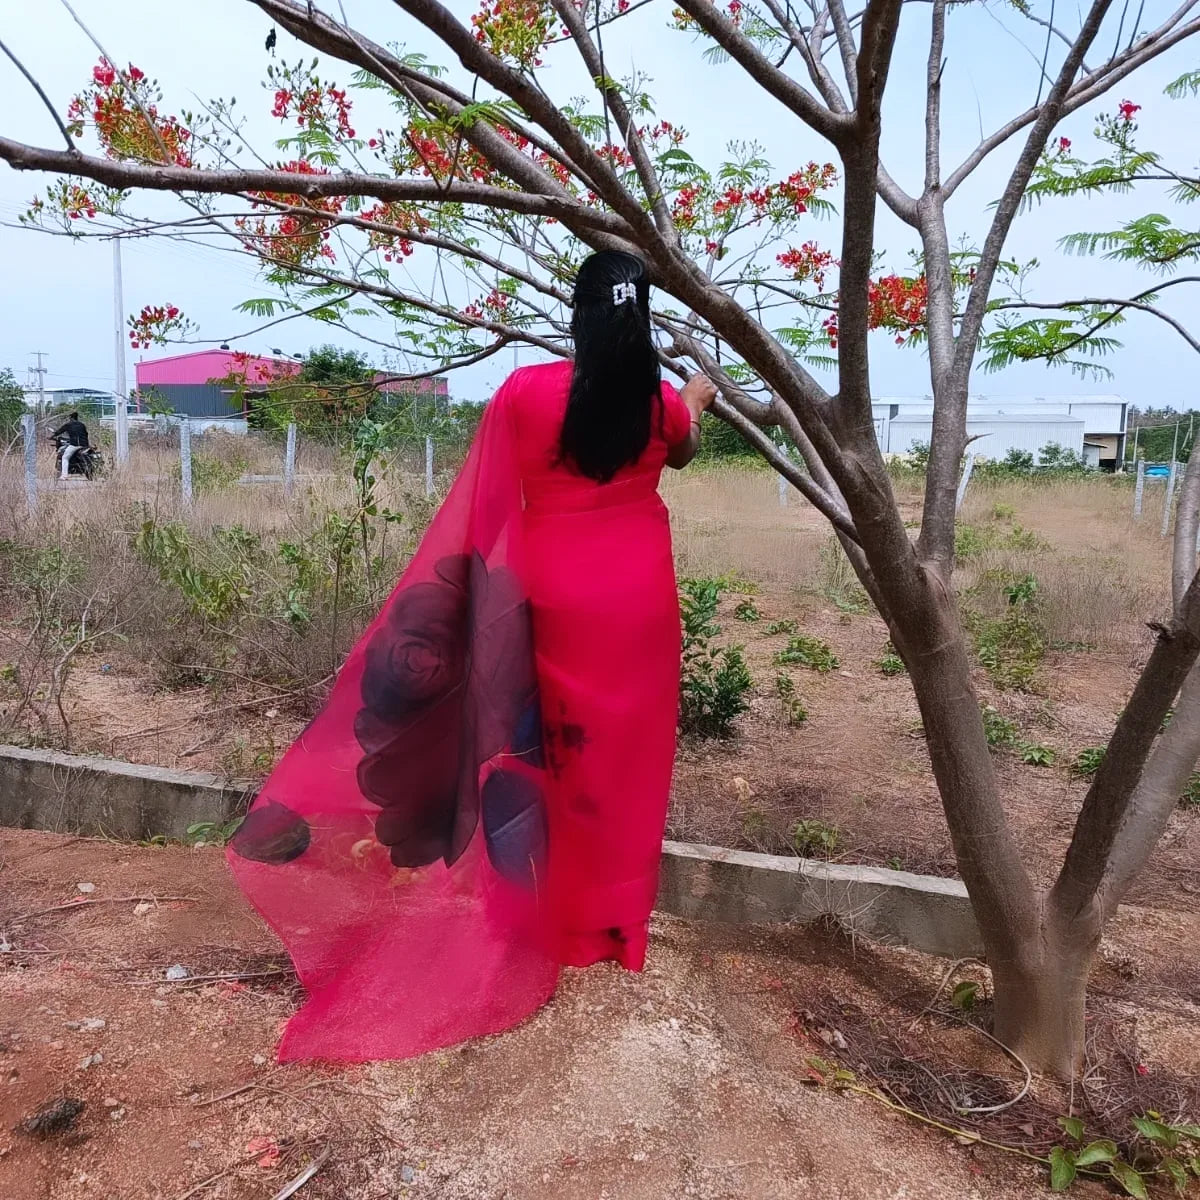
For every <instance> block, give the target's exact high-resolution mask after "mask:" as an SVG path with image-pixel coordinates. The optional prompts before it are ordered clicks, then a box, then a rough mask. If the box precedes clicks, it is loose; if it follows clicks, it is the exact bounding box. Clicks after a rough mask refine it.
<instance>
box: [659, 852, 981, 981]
mask: <svg viewBox="0 0 1200 1200" xmlns="http://www.w3.org/2000/svg"><path fill="white" fill-rule="evenodd" d="M663 852H664V853H663V863H662V874H661V877H660V879H659V888H658V907H659V909H661V910H662V911H663V912H668V913H672V914H674V915H675V916H679V917H690V918H694V919H696V920H703V921H719V922H723V923H726V924H731V925H777V924H783V923H789V922H797V923H803V922H806V921H813V920H816V919H817V918H819V917H824V916H829V917H834V918H835V919H836V920H837V921H838V922H839V923H841V924H842V925H844V926H845V927H846V928H847V929H849V930H852V931H853V932H855V933H857V934H861V935H863V936H865V937H869V938H873V939H874V940H875V941H879V942H886V943H888V944H890V945H899V946H911V947H912V948H913V949H914V950H922V951H924V952H925V953H926V954H938V955H942V956H943V957H946V958H965V957H968V956H973V955H979V954H981V953H982V952H983V942H982V940H981V939H980V937H979V929H978V927H977V926H976V924H975V916H974V914H973V912H972V911H971V902H970V900H969V899H968V898H967V889H966V886H965V885H964V884H963V883H962V882H961V880H958V879H943V878H940V877H938V876H934V875H913V874H911V873H910V872H908V871H886V870H883V869H881V868H878V867H859V866H852V865H846V864H841V863H825V862H818V861H815V860H812V859H804V858H788V857H785V856H783V855H777V854H755V853H752V852H750V851H747V850H727V849H724V848H722V847H719V846H703V845H698V844H696V843H692V842H666V843H665V844H664V846H663Z"/></svg>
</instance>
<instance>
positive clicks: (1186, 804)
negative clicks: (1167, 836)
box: [1179, 773, 1200, 811]
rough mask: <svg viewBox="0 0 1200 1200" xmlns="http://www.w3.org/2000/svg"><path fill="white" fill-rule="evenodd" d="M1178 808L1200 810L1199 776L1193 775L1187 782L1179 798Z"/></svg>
mask: <svg viewBox="0 0 1200 1200" xmlns="http://www.w3.org/2000/svg"><path fill="white" fill-rule="evenodd" d="M1179 807H1180V808H1187V809H1192V810H1193V811H1195V810H1200V774H1197V773H1193V774H1192V776H1191V778H1190V779H1189V780H1188V781H1187V787H1186V788H1184V791H1183V795H1182V796H1180V797H1179Z"/></svg>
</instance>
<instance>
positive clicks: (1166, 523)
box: [1162, 462, 1179, 537]
mask: <svg viewBox="0 0 1200 1200" xmlns="http://www.w3.org/2000/svg"><path fill="white" fill-rule="evenodd" d="M1178 472H1179V464H1178V463H1177V462H1172V463H1171V473H1170V475H1168V476H1167V494H1166V495H1165V496H1164V497H1163V519H1162V535H1163V537H1166V536H1167V531H1168V530H1169V529H1170V528H1171V506H1172V504H1173V503H1174V501H1175V476H1176V475H1177V474H1178Z"/></svg>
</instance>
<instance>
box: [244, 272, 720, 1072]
mask: <svg viewBox="0 0 1200 1200" xmlns="http://www.w3.org/2000/svg"><path fill="white" fill-rule="evenodd" d="M572 331H573V334H574V338H575V361H574V363H571V362H560V363H553V364H548V365H544V366H536V367H527V368H523V369H521V370H518V371H515V372H514V373H513V374H512V375H511V376H510V377H509V378H508V379H507V380H506V381H505V383H504V384H503V385H502V386H501V388H500V390H499V391H498V392H497V394H496V396H495V398H494V399H493V401H492V402H491V403H490V404H489V405H488V406H487V409H486V411H485V415H484V419H483V422H482V424H481V427H480V432H479V435H478V437H477V438H476V441H475V444H474V445H473V447H472V449H471V452H470V454H469V456H468V458H467V461H466V464H465V465H464V467H463V470H462V472H461V473H460V475H459V477H458V479H457V481H456V482H455V484H454V487H453V488H452V489H451V491H450V494H449V495H448V496H447V498H446V501H445V503H444V504H443V505H442V507H441V509H440V510H439V512H438V514H437V516H436V517H435V518H434V520H433V522H432V524H431V525H430V527H429V530H428V531H427V533H426V535H425V537H424V539H423V541H422V543H421V546H420V549H419V550H418V551H417V553H416V555H415V556H414V558H413V561H412V563H411V564H410V566H409V568H408V569H407V571H406V572H405V574H404V576H403V578H402V579H401V580H400V583H399V584H398V585H397V587H396V589H395V591H394V592H393V593H392V595H391V597H390V598H389V599H388V601H387V603H386V604H385V605H384V607H383V609H382V611H381V612H380V613H379V615H378V616H377V617H376V619H375V621H374V622H373V623H372V624H371V626H370V627H369V628H368V629H367V631H366V633H365V634H364V635H363V637H362V639H361V640H360V642H359V643H358V645H357V646H355V648H354V650H353V651H351V653H350V656H349V658H348V659H347V661H346V664H345V666H344V667H343V669H342V670H341V672H340V673H339V675H338V678H337V682H336V683H335V684H334V687H333V689H332V691H331V693H330V696H329V699H328V701H327V702H326V704H325V706H324V708H323V709H322V711H321V712H320V713H319V714H318V715H317V716H316V717H315V718H314V720H313V721H312V722H311V723H310V725H309V726H308V728H307V729H306V730H305V731H304V732H303V733H302V734H301V735H300V737H299V738H298V739H297V741H296V742H295V744H294V745H293V746H292V747H291V748H290V749H289V750H288V751H287V753H286V754H285V755H284V757H283V759H282V760H281V761H280V763H279V765H278V766H277V767H276V769H275V771H274V772H273V773H272V775H271V776H270V778H269V779H268V780H267V781H266V783H265V784H264V786H263V788H262V791H261V792H260V793H259V795H258V797H257V799H256V800H255V802H254V803H253V805H252V806H251V809H250V812H249V813H248V814H247V816H246V819H245V821H244V822H243V823H242V825H241V828H240V829H239V830H238V832H237V834H236V835H235V837H234V839H233V841H232V843H231V845H230V851H229V861H230V863H231V865H232V867H233V870H234V874H235V876H236V877H237V880H238V882H239V884H240V885H241V886H242V888H243V889H244V891H245V892H246V894H247V895H248V897H249V898H250V900H251V901H252V903H253V904H254V905H255V907H256V908H257V909H258V910H259V912H260V913H261V914H262V915H263V917H264V918H265V919H266V920H267V921H268V922H269V923H270V924H271V926H272V927H273V928H274V929H275V930H276V932H277V933H278V934H279V936H280V938H281V939H282V941H283V943H284V945H285V946H286V947H287V949H288V952H289V953H290V955H291V957H292V960H293V962H294V963H295V965H296V969H297V973H298V975H299V977H300V981H301V983H302V984H303V985H304V987H305V989H306V990H307V992H308V999H307V1002H306V1003H305V1004H304V1005H303V1007H302V1008H300V1010H299V1011H298V1012H297V1013H296V1014H295V1015H294V1016H293V1017H292V1019H291V1020H290V1021H289V1023H288V1025H287V1028H286V1030H285V1032H284V1035H283V1039H282V1041H281V1044H280V1047H279V1057H280V1059H281V1060H289V1059H297V1058H323V1059H330V1060H337V1061H363V1060H368V1059H383V1058H404V1057H408V1056H410V1055H414V1054H420V1053H423V1052H425V1051H427V1050H432V1049H435V1048H437V1047H440V1046H446V1045H451V1044H453V1043H456V1042H460V1041H463V1040H464V1039H466V1038H469V1037H476V1036H479V1035H481V1034H488V1033H495V1032H499V1031H500V1030H503V1029H506V1028H509V1027H510V1026H512V1025H514V1024H516V1023H517V1022H519V1021H521V1020H523V1019H524V1018H525V1017H527V1016H528V1015H530V1014H531V1013H532V1012H534V1011H535V1010H536V1009H537V1008H538V1007H539V1006H540V1005H542V1004H544V1003H545V1002H546V1000H548V999H549V998H550V996H551V995H552V994H553V992H554V988H555V984H556V981H557V977H558V970H559V967H560V966H561V965H569V966H588V965H590V964H591V963H594V962H598V961H601V960H604V959H613V960H616V961H617V962H619V963H621V964H622V965H623V966H625V967H628V968H630V969H632V970H640V969H641V966H642V963H643V960H644V957H645V952H646V938H647V928H648V921H649V916H650V911H651V908H652V907H653V903H654V898H655V892H656V886H657V880H658V865H659V857H660V855H661V852H662V837H663V828H664V824H665V819H666V808H667V797H668V792H669V788H670V779H671V766H672V761H673V759H674V753H675V726H676V715H677V703H678V689H679V654H680V632H679V608H678V598H677V595H676V588H675V573H674V566H673V561H672V555H671V537H670V529H669V525H668V518H667V512H666V509H665V507H664V506H663V503H662V501H661V500H660V499H659V496H658V492H657V486H658V480H659V475H660V473H661V471H662V469H663V467H664V466H665V465H668V464H669V465H671V466H674V467H681V466H684V465H686V464H687V462H689V461H690V460H691V458H692V457H693V455H694V454H695V452H696V449H697V446H698V444H699V426H700V420H699V418H700V415H701V413H702V412H703V411H704V409H705V408H706V407H707V406H708V405H709V404H711V402H712V399H713V396H714V389H713V386H712V384H711V383H709V382H708V381H707V380H706V379H703V378H697V379H694V380H692V381H691V382H690V383H689V384H688V385H687V387H685V388H684V390H683V392H682V393H679V392H676V391H675V389H674V388H672V387H671V386H670V385H669V384H667V383H664V382H662V381H661V379H660V372H659V362H658V357H657V352H656V350H655V348H654V343H653V339H652V336H651V331H650V310H649V284H648V281H647V279H646V274H645V268H644V265H643V264H642V262H641V261H640V260H639V259H637V258H635V257H633V256H631V255H626V254H620V253H615V252H604V253H601V254H597V255H594V256H592V258H590V259H588V260H587V262H585V263H584V265H583V267H582V268H581V269H580V272H579V276H578V278H577V280H576V287H575V298H574V315H573V319H572Z"/></svg>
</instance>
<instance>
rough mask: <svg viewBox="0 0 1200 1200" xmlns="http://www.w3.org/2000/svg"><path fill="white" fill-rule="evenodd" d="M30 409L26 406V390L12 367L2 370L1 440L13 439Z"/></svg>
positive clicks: (0, 381) (0, 392)
mask: <svg viewBox="0 0 1200 1200" xmlns="http://www.w3.org/2000/svg"><path fill="white" fill-rule="evenodd" d="M28 411H29V410H28V409H27V408H26V406H25V391H24V389H23V388H22V387H21V385H20V384H19V383H18V382H17V377H16V376H15V375H14V374H13V373H12V368H11V367H5V368H3V370H0V441H5V442H8V441H11V440H12V439H13V438H15V437H16V436H17V434H18V432H19V431H20V429H21V418H22V417H23V416H24V415H25V413H26V412H28Z"/></svg>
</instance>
